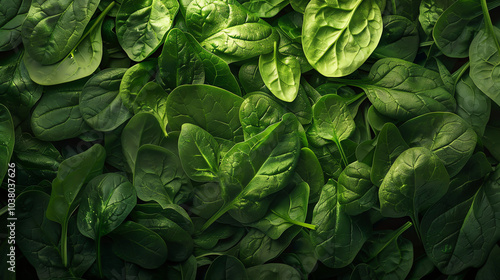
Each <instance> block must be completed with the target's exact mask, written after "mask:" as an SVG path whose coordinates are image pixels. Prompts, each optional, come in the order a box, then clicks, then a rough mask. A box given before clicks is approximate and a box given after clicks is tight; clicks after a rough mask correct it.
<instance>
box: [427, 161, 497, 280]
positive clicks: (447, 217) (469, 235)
mask: <svg viewBox="0 0 500 280" xmlns="http://www.w3.org/2000/svg"><path fill="white" fill-rule="evenodd" d="M490 171H491V166H490V164H489V163H488V160H487V159H486V157H485V155H484V154H481V153H479V154H475V155H474V156H473V157H472V158H471V159H470V161H469V163H468V164H467V166H466V168H464V172H461V173H460V174H459V175H458V176H457V177H455V178H454V179H453V180H452V181H451V183H450V190H449V191H448V193H447V194H446V195H445V197H443V198H442V199H441V200H439V201H438V203H436V204H435V205H433V206H432V207H431V208H429V210H428V211H427V212H426V213H425V215H424V217H423V218H422V224H421V235H422V243H423V244H424V248H425V250H426V252H427V255H428V256H429V258H430V259H431V260H432V262H433V263H434V265H436V266H437V268H439V270H440V271H442V272H443V273H446V274H457V273H460V272H461V271H464V270H465V269H466V268H468V267H478V266H480V265H482V264H483V263H484V261H485V260H486V258H487V257H488V254H489V252H490V251H491V249H492V248H493V247H494V245H495V243H496V242H497V241H498V240H499V238H500V231H499V227H498V223H499V222H500V216H499V215H498V213H500V212H499V208H500V195H499V194H500V192H499V188H500V181H499V180H500V179H499V178H500V171H499V170H498V169H497V170H496V171H495V172H494V173H493V174H491V175H490V177H489V178H488V179H486V180H485V179H484V177H485V175H486V174H487V173H489V172H490ZM443 224H447V226H446V227H442V225H443Z"/></svg>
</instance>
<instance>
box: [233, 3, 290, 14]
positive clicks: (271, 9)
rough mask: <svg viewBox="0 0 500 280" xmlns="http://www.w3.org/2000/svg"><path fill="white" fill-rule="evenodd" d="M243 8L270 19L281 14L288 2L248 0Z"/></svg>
mask: <svg viewBox="0 0 500 280" xmlns="http://www.w3.org/2000/svg"><path fill="white" fill-rule="evenodd" d="M242 4H243V7H245V8H247V9H248V10H249V11H250V12H251V13H253V14H256V15H257V16H259V17H261V18H270V17H273V16H275V15H276V14H277V13H279V12H280V11H281V10H282V9H283V8H284V7H285V6H286V5H288V0H272V1H264V0H248V1H243V3H242Z"/></svg>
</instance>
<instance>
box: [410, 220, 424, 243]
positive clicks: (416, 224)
mask: <svg viewBox="0 0 500 280" xmlns="http://www.w3.org/2000/svg"><path fill="white" fill-rule="evenodd" d="M411 220H412V221H413V224H414V226H415V232H416V233H417V236H418V239H420V240H422V237H421V236H420V223H419V221H418V217H416V218H415V217H414V216H413V215H412V216H411Z"/></svg>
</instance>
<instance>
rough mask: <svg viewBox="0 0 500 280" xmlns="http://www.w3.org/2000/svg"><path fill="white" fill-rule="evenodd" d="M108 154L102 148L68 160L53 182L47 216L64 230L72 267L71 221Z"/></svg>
mask: <svg viewBox="0 0 500 280" xmlns="http://www.w3.org/2000/svg"><path fill="white" fill-rule="evenodd" d="M105 155H106V150H105V149H104V148H103V147H102V146H101V145H99V144H96V145H94V146H92V147H91V148H90V149H88V150H87V151H85V152H83V153H80V154H78V155H75V156H72V157H70V158H68V159H66V160H64V161H63V162H62V163H61V165H59V169H58V171H57V177H56V178H55V179H54V180H53V181H52V192H51V194H50V201H49V203H48V206H47V211H46V215H47V218H48V219H49V220H51V221H54V222H57V223H59V224H60V225H61V227H62V233H61V257H62V262H63V265H64V266H68V242H67V232H68V224H69V219H70V217H71V215H72V214H73V212H74V211H75V209H76V208H77V207H78V205H79V204H80V200H81V199H82V190H81V189H82V186H83V185H84V184H85V183H87V182H88V181H89V180H91V179H92V178H93V177H95V176H97V175H99V174H100V173H101V172H102V169H103V166H104V159H105V157H106V156H105Z"/></svg>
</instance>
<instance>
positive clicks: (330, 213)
mask: <svg viewBox="0 0 500 280" xmlns="http://www.w3.org/2000/svg"><path fill="white" fill-rule="evenodd" d="M337 192H338V190H337V186H336V183H335V181H333V180H332V179H330V180H328V182H327V183H326V185H324V186H323V189H322V191H321V196H320V197H319V201H318V203H317V204H316V206H315V207H314V211H313V217H312V224H314V225H316V226H317V228H316V230H315V231H311V232H310V235H311V239H312V242H313V244H314V246H315V247H316V248H315V252H316V256H317V257H318V259H319V260H320V261H321V262H322V263H323V264H324V265H326V266H327V267H332V268H341V267H345V266H347V265H349V264H350V263H351V262H352V261H353V260H354V258H355V257H356V255H357V254H358V252H359V251H360V250H361V247H362V246H363V244H364V243H365V241H366V240H367V239H368V235H369V233H370V229H369V227H368V225H367V224H366V222H365V221H363V217H360V216H359V217H351V216H349V215H347V213H346V212H345V207H344V206H342V205H340V203H339V200H338V193H337Z"/></svg>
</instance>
